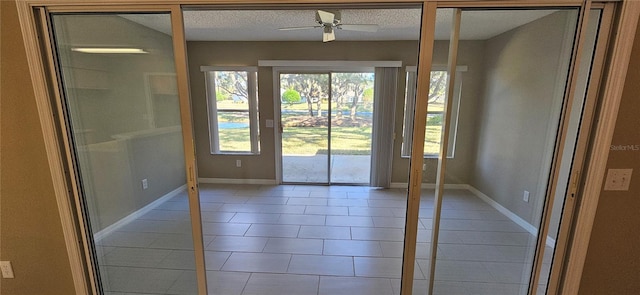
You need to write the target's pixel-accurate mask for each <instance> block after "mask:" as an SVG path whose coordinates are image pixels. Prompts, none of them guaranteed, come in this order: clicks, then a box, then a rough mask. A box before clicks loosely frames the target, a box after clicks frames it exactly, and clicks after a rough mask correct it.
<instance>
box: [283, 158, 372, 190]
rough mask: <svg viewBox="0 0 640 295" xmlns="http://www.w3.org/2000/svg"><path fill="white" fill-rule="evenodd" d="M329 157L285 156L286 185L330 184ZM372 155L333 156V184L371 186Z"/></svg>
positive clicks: (284, 178)
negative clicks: (328, 172)
mask: <svg viewBox="0 0 640 295" xmlns="http://www.w3.org/2000/svg"><path fill="white" fill-rule="evenodd" d="M327 157H328V155H285V156H283V157H282V180H283V182H285V183H328V182H329V181H328V179H327V178H328V174H327ZM370 171H371V156H370V155H331V183H342V184H369V174H370Z"/></svg>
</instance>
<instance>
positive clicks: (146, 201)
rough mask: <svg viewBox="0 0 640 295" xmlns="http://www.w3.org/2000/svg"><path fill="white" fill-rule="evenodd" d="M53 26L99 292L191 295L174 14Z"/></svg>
mask: <svg viewBox="0 0 640 295" xmlns="http://www.w3.org/2000/svg"><path fill="white" fill-rule="evenodd" d="M52 23H53V33H54V37H55V49H56V52H57V54H58V55H57V59H58V65H59V69H60V71H61V76H62V84H63V96H64V98H63V100H64V105H65V109H66V111H67V113H66V116H67V120H68V124H69V132H70V136H71V138H72V139H73V142H72V144H73V152H74V158H75V160H76V165H77V169H78V170H79V183H81V194H82V200H83V205H84V208H83V210H84V213H85V217H86V218H87V220H88V223H89V226H90V228H89V232H90V233H91V234H92V239H91V241H92V243H91V244H92V247H93V249H94V251H93V255H94V261H96V262H97V268H98V270H99V275H100V280H99V282H101V288H102V290H103V291H104V292H106V293H112V292H113V293H156V294H167V293H171V294H173V293H176V294H177V293H185V292H186V293H192V294H195V293H196V292H197V284H196V271H195V262H194V261H195V258H194V250H193V249H194V245H193V238H192V230H191V222H190V214H189V200H188V197H187V192H186V190H185V187H186V185H185V184H186V182H187V180H186V175H185V160H184V159H185V157H184V150H183V137H182V126H181V123H180V122H181V119H180V106H179V99H178V91H177V88H178V87H177V81H176V69H175V64H174V53H173V40H172V36H171V30H170V28H171V17H170V15H169V14H166V13H145V14H133V13H132V14H128V13H122V14H115V13H91V14H54V15H53V16H52ZM149 23H153V24H155V25H157V27H162V28H167V29H166V30H158V29H153V28H152V27H153V26H145V25H143V24H149Z"/></svg>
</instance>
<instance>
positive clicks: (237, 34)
mask: <svg viewBox="0 0 640 295" xmlns="http://www.w3.org/2000/svg"><path fill="white" fill-rule="evenodd" d="M340 12H341V14H342V23H343V24H378V25H379V26H380V29H379V30H378V32H375V33H368V32H353V31H346V30H336V39H337V40H344V41H350V40H355V41H361V40H372V41H373V40H417V39H418V37H419V33H420V19H421V11H420V9H344V10H340ZM553 12H555V11H554V10H511V11H500V10H490V11H465V12H463V14H462V24H461V30H460V39H461V40H485V39H488V38H491V37H494V36H496V35H499V34H501V33H504V32H506V31H508V30H511V29H513V28H516V27H519V26H521V25H523V24H526V23H529V22H531V21H534V20H536V19H539V18H541V17H544V16H546V15H548V14H551V13H553ZM452 15H453V10H452V9H439V10H438V11H437V17H436V33H435V37H436V39H437V40H446V39H448V38H449V34H450V31H451V18H452ZM123 17H125V18H127V19H129V20H132V21H134V22H137V23H140V24H142V25H145V26H147V27H150V28H153V29H155V30H158V31H161V32H164V33H169V31H170V27H171V25H170V23H169V22H168V18H167V17H160V16H158V15H153V14H146V15H144V14H137V15H124V16H123ZM184 23H185V32H186V37H187V40H188V41H316V40H322V30H321V29H310V30H295V31H280V30H278V28H282V27H298V26H313V25H315V24H316V23H315V10H192V11H185V12H184Z"/></svg>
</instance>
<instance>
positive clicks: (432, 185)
mask: <svg viewBox="0 0 640 295" xmlns="http://www.w3.org/2000/svg"><path fill="white" fill-rule="evenodd" d="M408 187H409V184H408V183H406V182H392V183H391V185H390V186H389V188H408ZM420 187H421V188H423V189H435V188H436V184H435V183H424V182H423V183H422V185H421V186H420ZM468 187H469V186H468V185H467V184H456V183H445V185H444V188H445V189H467V188H468Z"/></svg>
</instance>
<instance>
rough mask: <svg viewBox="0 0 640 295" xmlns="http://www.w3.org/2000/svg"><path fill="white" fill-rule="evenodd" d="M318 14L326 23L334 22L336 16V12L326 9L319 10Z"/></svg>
mask: <svg viewBox="0 0 640 295" xmlns="http://www.w3.org/2000/svg"><path fill="white" fill-rule="evenodd" d="M316 14H317V16H318V18H319V19H320V21H322V23H325V24H332V23H333V20H334V19H335V16H336V15H335V14H333V13H331V12H328V11H324V10H318V11H317V12H316Z"/></svg>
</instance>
